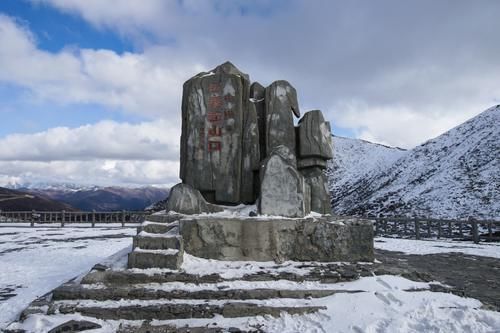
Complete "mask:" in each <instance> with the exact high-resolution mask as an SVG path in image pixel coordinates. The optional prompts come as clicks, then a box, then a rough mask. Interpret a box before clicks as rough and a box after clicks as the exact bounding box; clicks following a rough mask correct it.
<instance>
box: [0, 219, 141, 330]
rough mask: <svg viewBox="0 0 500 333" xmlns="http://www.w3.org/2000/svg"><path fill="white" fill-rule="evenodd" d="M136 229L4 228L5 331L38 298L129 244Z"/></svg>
mask: <svg viewBox="0 0 500 333" xmlns="http://www.w3.org/2000/svg"><path fill="white" fill-rule="evenodd" d="M135 232H136V229H135V228H117V227H114V228H110V227H106V228H93V229H92V228H74V227H71V228H70V227H65V228H48V227H34V228H29V227H28V228H22V227H0V263H1V270H0V330H1V329H2V328H3V327H5V326H6V325H7V324H8V323H9V322H11V321H13V320H15V319H17V316H18V315H19V314H20V312H21V311H22V310H24V308H25V307H27V306H28V305H29V303H30V302H31V301H33V300H34V299H35V298H36V297H38V296H42V295H44V294H46V293H47V292H49V291H51V290H52V289H54V288H56V287H57V286H59V285H60V284H62V283H63V282H65V281H67V280H69V279H72V278H73V277H75V276H77V275H79V274H82V273H84V272H86V271H88V270H89V269H90V268H91V267H92V266H93V265H95V264H96V263H98V262H100V261H102V260H103V259H104V258H106V257H108V256H110V255H112V254H114V253H115V252H117V251H119V250H121V249H123V248H125V247H127V246H129V245H130V244H131V243H132V238H131V237H132V236H133V235H134V234H135ZM12 294H15V296H13V297H10V295H12ZM9 297H10V298H9Z"/></svg>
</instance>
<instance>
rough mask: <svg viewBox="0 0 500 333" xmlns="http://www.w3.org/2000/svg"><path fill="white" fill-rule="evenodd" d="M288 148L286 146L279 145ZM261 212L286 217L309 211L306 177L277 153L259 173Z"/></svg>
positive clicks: (281, 147)
mask: <svg viewBox="0 0 500 333" xmlns="http://www.w3.org/2000/svg"><path fill="white" fill-rule="evenodd" d="M279 148H280V149H279V150H280V151H282V152H283V151H285V150H287V148H286V147H285V146H280V147H279ZM260 181H261V183H260V198H259V213H260V214H263V215H276V216H285V217H304V216H305V215H307V214H309V209H310V206H309V205H308V203H309V198H308V195H309V193H310V189H309V186H308V185H307V184H306V183H305V182H304V177H303V176H302V175H301V174H300V172H299V171H298V170H297V169H296V168H295V166H294V165H292V164H290V163H289V162H288V161H287V160H285V159H284V158H283V157H282V156H281V155H280V154H278V153H274V152H273V153H271V155H270V156H269V157H268V158H267V159H266V160H265V161H264V162H263V164H262V167H261V172H260Z"/></svg>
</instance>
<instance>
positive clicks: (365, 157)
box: [326, 135, 407, 214]
mask: <svg viewBox="0 0 500 333" xmlns="http://www.w3.org/2000/svg"><path fill="white" fill-rule="evenodd" d="M333 147H334V148H333V152H334V153H333V156H334V157H333V159H332V160H330V161H329V164H328V169H327V170H326V173H327V176H328V186H329V189H330V194H331V197H332V206H333V211H334V212H335V213H338V214H342V213H343V212H346V211H349V210H350V209H351V207H353V206H354V205H355V204H356V203H357V202H358V200H361V197H362V196H358V194H361V193H364V189H365V188H366V187H367V186H368V184H367V183H366V182H364V181H363V180H365V179H366V180H368V179H370V178H371V176H373V175H378V174H380V173H382V172H384V171H385V170H387V169H388V168H389V167H390V166H391V165H392V164H393V163H394V162H395V161H396V160H398V159H399V158H401V157H402V156H404V155H405V154H406V153H407V151H406V150H404V149H401V148H393V147H388V146H384V145H380V144H376V143H372V142H369V141H364V140H359V139H351V138H343V137H339V136H335V135H334V136H333Z"/></svg>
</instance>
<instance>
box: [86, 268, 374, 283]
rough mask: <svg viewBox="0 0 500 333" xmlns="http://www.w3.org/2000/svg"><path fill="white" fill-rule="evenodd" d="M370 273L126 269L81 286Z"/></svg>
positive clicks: (92, 276)
mask: <svg viewBox="0 0 500 333" xmlns="http://www.w3.org/2000/svg"><path fill="white" fill-rule="evenodd" d="M371 275H372V273H371V271H370V270H368V269H367V270H360V271H355V272H348V273H347V274H346V273H345V272H343V271H336V270H334V271H330V270H327V271H318V272H312V273H311V274H306V275H303V274H295V273H292V272H256V273H249V274H245V275H243V276H239V277H232V278H223V277H222V276H221V275H219V274H217V273H212V274H206V275H199V274H191V273H186V272H184V271H182V270H181V271H178V270H176V271H174V270H171V269H163V270H162V269H156V270H154V271H151V270H148V269H144V270H143V269H138V268H134V269H126V270H106V271H92V272H90V273H89V274H87V275H86V276H85V277H84V278H83V279H82V281H81V283H82V284H93V283H103V284H113V285H126V284H137V283H143V284H147V283H168V282H185V283H218V282H223V281H235V280H242V281H277V280H287V281H294V282H303V281H320V282H322V283H336V282H346V281H353V280H356V279H358V278H359V276H371Z"/></svg>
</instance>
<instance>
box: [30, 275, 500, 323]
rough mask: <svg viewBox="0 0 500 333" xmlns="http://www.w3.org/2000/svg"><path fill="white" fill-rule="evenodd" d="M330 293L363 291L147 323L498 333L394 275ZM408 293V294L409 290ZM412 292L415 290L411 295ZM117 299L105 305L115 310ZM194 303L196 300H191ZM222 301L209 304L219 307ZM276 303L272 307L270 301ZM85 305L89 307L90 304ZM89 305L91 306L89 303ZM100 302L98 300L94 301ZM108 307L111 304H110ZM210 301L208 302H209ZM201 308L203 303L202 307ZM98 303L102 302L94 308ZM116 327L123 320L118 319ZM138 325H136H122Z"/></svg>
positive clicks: (445, 298) (462, 303) (496, 317)
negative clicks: (250, 311) (243, 312)
mask: <svg viewBox="0 0 500 333" xmlns="http://www.w3.org/2000/svg"><path fill="white" fill-rule="evenodd" d="M329 286H330V287H331V288H332V289H345V290H363V291H364V292H360V293H356V294H347V293H339V294H335V295H332V296H328V297H325V298H321V299H310V300H297V299H281V300H262V301H256V302H257V303H259V304H268V305H286V306H294V305H295V306H296V305H305V304H308V305H314V306H326V307H327V309H325V310H320V311H319V312H317V313H313V314H308V315H288V314H282V315H281V316H280V317H279V318H273V317H268V316H266V317H262V316H258V317H253V318H251V317H243V318H223V317H221V316H216V317H214V318H207V319H180V320H175V321H158V320H154V321H152V322H151V324H152V325H155V326H157V325H167V324H170V325H176V326H178V327H182V326H185V325H189V326H191V327H193V326H209V327H210V326H212V325H214V323H216V324H217V325H218V326H222V327H238V328H240V329H243V330H245V329H246V330H250V329H255V328H256V327H260V328H262V329H263V330H264V331H265V332H280V333H299V332H300V333H320V332H321V333H330V332H354V333H362V332H366V333H368V332H379V333H384V332H387V333H389V332H401V333H405V332H408V333H409V332H442V333H445V332H446V333H448V332H471V333H472V332H474V333H481V332H485V333H486V332H498V330H499V328H500V313H499V312H494V311H487V310H482V309H481V308H480V307H481V302H479V301H477V300H475V299H471V298H462V297H458V296H455V295H453V294H447V293H437V292H430V291H428V290H425V289H428V288H429V284H427V283H422V282H413V281H410V280H407V279H405V278H402V277H398V276H389V275H382V276H374V277H365V278H361V279H359V280H357V281H354V282H346V283H335V284H330V285H329ZM412 289H413V291H412ZM417 289H418V290H419V291H417ZM119 302H122V303H123V302H125V303H126V304H127V301H118V302H110V304H109V306H116V305H118V303H119ZM196 302H198V303H199V302H201V301H200V300H197V301H196ZM221 302H222V301H220V300H216V301H213V303H214V304H219V303H221ZM277 302H278V303H279V304H276V303H277ZM91 303H92V301H90V303H89V304H91ZM94 303H95V302H94ZM100 303H102V302H100ZM112 303H114V304H112ZM183 303H187V301H183ZM210 303H212V301H211V302H210ZM204 304H208V303H205V302H204ZM100 305H102V304H100ZM70 318H74V319H86V318H85V317H81V316H80V315H78V314H76V315H70V316H64V317H62V316H61V317H58V316H51V317H46V316H43V315H33V316H31V317H30V318H29V319H28V320H27V321H26V322H25V323H24V325H22V326H21V328H23V329H27V330H28V331H29V332H45V331H46V330H47V329H48V328H49V327H54V326H55V325H57V324H60V323H62V322H65V321H67V320H69V319H70ZM92 320H93V321H95V322H97V323H99V324H100V325H101V326H102V328H101V329H98V330H94V331H93V332H95V333H98V332H100V333H104V332H113V331H115V330H116V329H117V327H118V326H119V324H120V322H119V321H103V320H95V319H92ZM121 322H122V323H123V322H125V321H121ZM127 323H128V324H135V325H140V322H133V321H127Z"/></svg>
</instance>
